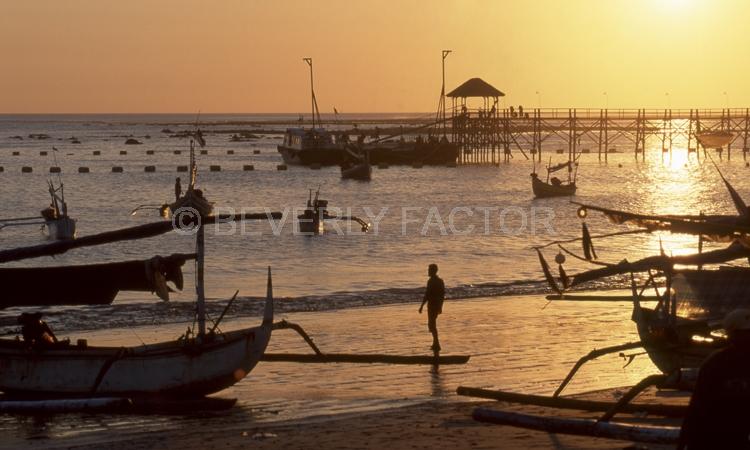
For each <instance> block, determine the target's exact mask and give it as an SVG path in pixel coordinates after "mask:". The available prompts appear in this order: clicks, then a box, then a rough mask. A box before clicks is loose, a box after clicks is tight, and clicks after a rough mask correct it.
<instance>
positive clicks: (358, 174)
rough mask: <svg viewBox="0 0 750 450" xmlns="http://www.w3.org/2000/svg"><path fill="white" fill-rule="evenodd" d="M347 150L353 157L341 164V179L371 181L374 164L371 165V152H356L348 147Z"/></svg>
mask: <svg viewBox="0 0 750 450" xmlns="http://www.w3.org/2000/svg"><path fill="white" fill-rule="evenodd" d="M346 152H347V153H348V154H349V156H351V158H350V159H347V160H346V161H345V162H344V163H342V164H341V179H343V180H360V181H370V180H371V179H372V166H371V165H370V154H369V152H368V151H364V152H362V153H363V154H362V153H355V152H354V151H352V149H350V148H347V149H346Z"/></svg>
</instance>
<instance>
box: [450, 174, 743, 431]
mask: <svg viewBox="0 0 750 450" xmlns="http://www.w3.org/2000/svg"><path fill="white" fill-rule="evenodd" d="M717 169H718V167H717ZM719 173H720V175H721V172H719ZM721 178H722V180H723V182H724V183H725V185H726V187H727V190H728V191H729V193H730V196H731V197H732V201H733V202H734V205H735V207H736V209H737V215H704V214H700V215H679V216H678V215H654V214H642V213H633V212H627V211H619V210H614V209H609V208H602V207H597V206H591V205H585V204H581V203H575V202H573V203H574V204H577V205H579V210H578V216H579V217H580V218H582V219H583V218H585V217H586V216H587V212H588V210H589V209H590V210H594V211H599V212H602V213H603V214H604V215H605V216H607V217H608V218H609V219H610V220H611V221H613V222H615V223H618V224H621V223H631V224H635V225H637V226H638V227H639V229H638V230H635V232H652V231H656V230H669V231H671V232H673V233H683V234H690V235H695V236H698V249H699V251H698V253H695V254H689V255H679V256H667V255H666V254H665V253H664V252H663V251H662V252H661V254H659V255H655V256H650V257H646V258H642V259H639V260H637V261H633V262H630V261H627V260H624V261H621V262H618V263H607V262H602V261H600V260H598V256H597V254H596V250H595V249H594V245H593V240H592V237H591V235H590V233H589V231H588V228H587V226H586V224H585V223H584V224H583V236H582V237H581V238H580V239H576V240H570V241H565V242H563V241H558V242H553V243H551V244H548V245H552V244H555V245H557V246H558V247H559V248H560V250H561V251H564V252H565V253H567V254H570V255H572V256H575V257H576V258H578V259H581V260H584V261H588V262H591V263H594V264H597V265H598V266H599V267H598V268H595V269H592V270H588V271H584V272H581V273H577V274H574V275H572V276H568V274H567V273H566V272H565V270H564V269H563V263H564V262H565V258H564V255H562V254H560V255H558V258H556V261H557V262H558V263H559V272H560V276H559V278H557V277H555V276H553V275H552V271H551V269H550V266H549V264H548V263H547V262H546V260H545V258H544V256H543V254H542V252H541V249H542V248H543V247H546V246H543V247H539V248H536V251H537V252H538V256H539V260H540V263H541V266H542V271H543V272H544V276H545V278H546V279H547V282H548V283H549V285H550V288H551V289H552V290H553V291H554V292H555V295H553V296H550V297H548V298H550V299H555V300H576V301H578V300H605V301H609V300H610V299H609V298H607V297H605V296H594V297H595V298H594V299H592V298H589V297H591V296H581V295H576V294H570V293H569V292H570V290H571V289H573V288H576V287H578V286H582V285H584V284H585V283H587V282H590V281H593V280H598V279H602V278H606V277H611V276H616V275H628V274H629V275H630V279H631V291H632V295H631V296H630V300H631V301H632V303H633V314H632V320H633V321H634V322H635V324H636V328H637V331H638V334H639V337H640V340H639V341H636V342H628V343H623V344H618V345H613V346H610V347H606V348H601V349H596V350H593V351H591V352H590V353H589V354H587V355H585V356H583V357H582V358H581V359H580V360H579V361H578V362H577V363H576V364H575V365H574V367H573V368H572V369H571V371H570V372H569V373H568V375H567V376H566V377H565V379H564V380H563V381H562V383H561V384H560V385H559V386H558V388H557V389H556V391H555V392H554V394H553V395H552V396H551V397H541V396H528V395H521V394H514V393H506V392H502V391H500V392H496V391H482V390H477V389H475V388H466V387H461V388H459V393H461V394H462V395H471V396H479V397H483V398H494V399H497V400H503V401H511V402H520V403H526V404H536V405H543V406H550V407H556V408H573V409H581V410H601V409H603V408H604V407H608V409H607V410H606V412H605V413H604V414H603V415H602V416H601V417H600V418H599V419H598V420H596V421H592V420H588V419H560V418H554V417H539V416H529V415H523V414H517V413H511V412H505V411H494V410H487V409H482V408H479V409H477V410H476V411H475V413H474V418H475V419H476V420H480V421H485V422H490V423H498V424H506V425H513V426H520V427H524V428H530V429H536V430H544V431H548V432H557V433H567V434H584V435H591V436H599V437H608V438H614V439H625V440H631V441H640V442H654V443H676V442H677V439H678V437H679V429H677V428H674V427H671V428H654V427H643V426H637V427H634V426H631V425H624V424H613V423H609V421H610V419H611V418H612V417H613V416H614V415H615V414H616V413H617V412H620V411H635V410H637V408H639V407H643V406H645V405H638V406H637V407H636V405H632V404H629V403H630V402H631V401H632V400H633V399H634V398H636V396H638V395H639V394H640V393H641V392H642V391H643V390H645V389H646V388H648V387H650V386H656V387H658V388H666V387H679V388H680V389H691V387H692V384H693V383H694V382H695V378H696V372H697V370H696V369H697V368H698V367H699V366H700V364H701V363H702V362H703V361H704V360H705V359H706V358H707V357H708V355H710V354H711V353H712V352H714V351H716V350H717V349H719V348H722V347H724V346H726V345H727V339H726V334H725V333H723V330H722V323H721V319H722V318H723V317H724V316H725V315H726V314H727V313H728V312H729V311H731V310H733V309H735V308H737V307H747V306H748V305H750V286H749V285H748V283H747V279H748V278H750V268H744V267H720V268H718V269H710V270H709V269H706V268H704V266H706V265H710V264H722V263H726V262H729V261H733V260H737V259H746V258H750V246H748V236H750V210H748V208H747V206H746V204H745V203H744V201H743V200H742V198H741V197H740V196H739V194H738V193H737V192H736V190H735V189H734V188H733V187H732V186H731V185H730V184H729V182H728V181H727V180H726V178H724V176H723V175H721ZM626 233H628V232H624V233H611V234H609V235H604V236H603V237H608V236H614V235H622V234H626ZM709 240H710V241H731V244H730V245H729V246H728V247H726V248H723V249H717V250H711V251H703V245H702V244H703V242H704V241H709ZM571 241H580V242H581V243H582V246H583V254H584V256H578V255H575V254H574V253H573V252H571V251H570V250H568V249H566V248H565V247H563V246H562V244H564V243H567V242H571ZM636 273H641V274H645V275H646V276H647V279H646V281H645V283H643V284H642V285H638V283H636V277H635V274H636ZM658 280H663V285H662V286H659V283H658ZM649 288H653V290H654V292H655V293H656V296H655V297H650V298H646V297H645V296H644V293H645V291H646V290H647V289H649ZM625 299H627V297H624V296H617V297H616V300H617V301H622V300H625ZM646 300H649V301H652V302H655V303H656V304H655V306H652V307H651V306H649V307H647V306H645V305H643V304H642V303H643V302H644V301H646ZM641 348H642V349H644V350H645V352H646V354H648V356H649V357H650V359H651V361H652V362H653V363H654V365H655V366H656V367H657V368H658V369H659V370H660V371H661V372H662V373H661V374H655V375H650V376H648V377H646V378H645V379H644V380H642V381H641V382H640V383H638V384H636V385H635V386H633V387H632V388H631V389H630V390H629V391H627V392H626V393H625V394H624V395H623V396H622V397H621V398H620V400H618V401H617V402H616V403H614V404H610V405H606V404H600V403H599V402H588V401H581V400H575V399H569V398H563V397H560V394H561V393H562V391H563V389H564V388H565V387H566V386H567V384H568V383H569V382H570V380H571V379H572V378H573V377H574V376H575V374H576V373H577V371H578V370H579V369H580V368H581V366H582V365H583V364H585V363H586V362H588V361H590V360H592V359H595V358H598V357H601V356H603V355H607V354H612V353H620V355H621V356H625V357H627V358H629V360H632V359H633V358H634V357H636V355H625V354H624V353H623V352H626V351H628V350H633V349H641ZM628 363H629V362H628ZM654 408H656V411H654V412H655V413H657V414H665V415H673V414H674V415H678V416H679V415H681V414H684V412H685V409H684V407H682V408H674V407H671V406H669V405H657V406H655V407H654Z"/></svg>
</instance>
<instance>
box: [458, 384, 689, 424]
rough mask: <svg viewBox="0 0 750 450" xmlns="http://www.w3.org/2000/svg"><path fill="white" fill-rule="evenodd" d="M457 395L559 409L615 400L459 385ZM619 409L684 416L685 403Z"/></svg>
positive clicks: (595, 407) (600, 407)
mask: <svg viewBox="0 0 750 450" xmlns="http://www.w3.org/2000/svg"><path fill="white" fill-rule="evenodd" d="M456 393H457V394H458V395H463V396H466V397H477V398H487V399H492V400H497V401H503V402H510V403H520V404H524V405H535V406H546V407H550V408H559V409H577V410H580V411H596V412H604V411H609V410H610V408H612V407H613V406H614V405H615V402H603V401H597V400H582V399H577V398H569V397H549V396H545V395H532V394H519V393H516V392H507V391H495V390H489V389H480V388H472V387H466V386H459V387H458V389H456ZM620 411H622V412H628V413H637V412H645V413H648V414H655V415H659V416H666V417H685V413H686V411H687V405H664V404H646V403H628V404H627V405H624V406H623V407H622V408H621V409H620Z"/></svg>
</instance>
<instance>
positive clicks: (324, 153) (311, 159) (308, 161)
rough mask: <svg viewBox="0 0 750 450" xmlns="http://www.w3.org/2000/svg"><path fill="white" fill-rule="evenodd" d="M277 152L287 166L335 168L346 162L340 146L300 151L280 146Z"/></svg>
mask: <svg viewBox="0 0 750 450" xmlns="http://www.w3.org/2000/svg"><path fill="white" fill-rule="evenodd" d="M277 150H278V152H279V153H280V154H281V158H282V159H283V160H284V162H285V163H286V164H289V165H295V166H311V165H313V164H317V165H321V166H335V165H337V164H340V163H341V162H342V161H343V160H344V150H343V149H342V148H341V147H338V146H335V147H318V148H306V149H304V150H300V149H296V148H291V147H286V146H283V145H279V146H278V147H277Z"/></svg>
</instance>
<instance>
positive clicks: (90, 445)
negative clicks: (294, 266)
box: [65, 391, 679, 450]
mask: <svg viewBox="0 0 750 450" xmlns="http://www.w3.org/2000/svg"><path fill="white" fill-rule="evenodd" d="M611 395H612V392H611V391H602V392H597V393H594V394H589V395H586V396H585V397H586V398H590V399H597V400H608V399H610V398H611ZM647 397H648V395H647ZM650 400H651V401H652V400H653V399H644V398H639V401H650ZM477 406H488V407H491V408H498V409H500V408H502V409H506V410H513V411H518V412H525V413H531V414H543V415H548V416H557V417H588V418H595V417H596V414H594V413H583V412H579V411H566V410H553V409H549V408H542V407H533V406H520V405H510V404H507V403H500V402H445V401H433V402H427V403H423V404H419V405H414V406H408V407H403V408H394V409H390V410H386V411H379V412H375V413H366V414H354V415H344V416H327V417H313V418H308V419H305V420H301V421H286V422H277V423H268V424H246V425H239V424H231V423H220V422H219V423H216V422H214V426H212V427H211V428H200V429H196V428H191V427H182V428H176V429H168V430H163V431H155V432H149V433H135V432H133V433H122V434H113V435H111V436H110V437H109V438H108V439H106V440H105V441H101V440H98V441H96V442H85V441H83V442H77V443H68V444H67V445H66V446H65V447H66V448H71V449H98V448H103V447H106V448H111V449H122V450H135V449H152V448H156V449H162V448H164V449H166V448H227V449H234V448H255V449H278V448H283V449H310V448H319V449H351V448H371V449H382V448H388V449H391V450H397V449H422V448H424V449H434V448H471V449H494V448H524V449H623V448H633V447H631V446H633V445H638V447H637V448H649V449H667V448H671V447H669V446H663V445H654V444H635V443H631V442H627V441H618V440H609V439H601V438H594V437H586V436H570V435H560V434H550V433H545V432H539V431H530V430H524V429H521V428H514V427H507V426H497V425H488V424H483V423H479V422H476V421H474V420H473V419H472V418H471V412H472V410H473V409H474V408H475V407H477ZM615 420H616V421H621V422H630V423H651V424H654V423H656V424H659V425H670V426H679V420H675V419H669V420H667V419H660V420H659V419H657V420H655V421H651V420H650V419H647V418H644V417H634V416H633V415H622V416H617V417H616V419H615Z"/></svg>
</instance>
